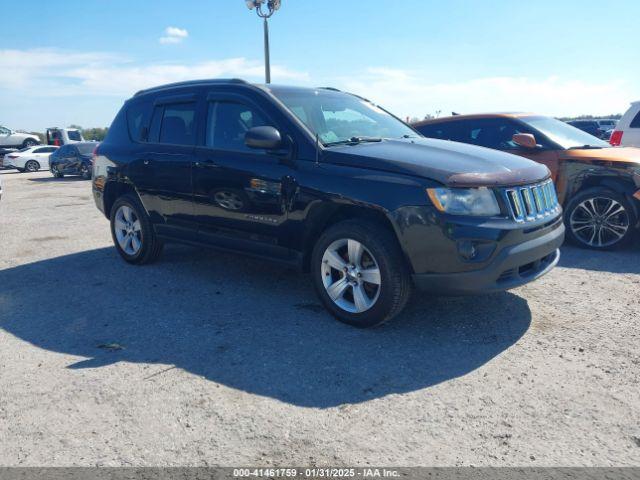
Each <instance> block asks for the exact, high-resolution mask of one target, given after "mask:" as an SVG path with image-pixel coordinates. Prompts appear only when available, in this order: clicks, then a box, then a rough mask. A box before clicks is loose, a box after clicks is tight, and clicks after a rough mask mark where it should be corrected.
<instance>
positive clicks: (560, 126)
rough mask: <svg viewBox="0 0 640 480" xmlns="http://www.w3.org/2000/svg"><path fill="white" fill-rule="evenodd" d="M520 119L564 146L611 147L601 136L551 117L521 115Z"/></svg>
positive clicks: (566, 147)
mask: <svg viewBox="0 0 640 480" xmlns="http://www.w3.org/2000/svg"><path fill="white" fill-rule="evenodd" d="M520 120H522V121H523V122H525V123H526V124H528V125H530V126H531V127H532V128H535V129H536V130H539V131H540V133H542V134H544V135H546V136H547V137H548V138H549V139H550V140H551V141H553V142H555V143H557V144H558V145H560V146H561V147H562V148H565V149H568V148H580V147H600V148H602V147H609V146H610V145H609V144H608V143H606V142H603V141H602V140H600V139H599V138H596V137H594V136H593V135H589V134H588V133H586V132H583V131H582V130H579V129H577V128H576V127H574V126H572V125H569V124H567V123H564V122H561V121H560V120H556V119H555V118H551V117H521V118H520Z"/></svg>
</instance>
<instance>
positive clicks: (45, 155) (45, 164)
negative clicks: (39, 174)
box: [33, 147, 55, 169]
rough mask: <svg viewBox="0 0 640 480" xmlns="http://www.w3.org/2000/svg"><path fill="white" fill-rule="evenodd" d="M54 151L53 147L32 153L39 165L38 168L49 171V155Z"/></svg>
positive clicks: (38, 149)
mask: <svg viewBox="0 0 640 480" xmlns="http://www.w3.org/2000/svg"><path fill="white" fill-rule="evenodd" d="M54 151H55V148H53V147H39V148H36V149H35V150H34V151H33V156H34V157H35V160H36V161H37V162H38V163H39V164H40V168H45V169H49V155H51V154H52V153H53V152H54Z"/></svg>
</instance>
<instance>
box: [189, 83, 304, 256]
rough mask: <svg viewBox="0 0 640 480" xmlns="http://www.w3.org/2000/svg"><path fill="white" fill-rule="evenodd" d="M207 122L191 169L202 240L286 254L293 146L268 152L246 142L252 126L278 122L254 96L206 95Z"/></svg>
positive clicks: (293, 180) (271, 124)
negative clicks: (291, 152)
mask: <svg viewBox="0 0 640 480" xmlns="http://www.w3.org/2000/svg"><path fill="white" fill-rule="evenodd" d="M205 126H206V127H205V133H204V141H203V145H202V146H200V147H198V148H197V149H196V161H195V163H194V170H193V186H194V200H195V205H196V206H195V208H196V215H197V218H198V222H199V232H200V235H201V238H202V240H203V241H205V242H208V243H213V244H216V245H218V246H222V247H226V248H231V249H239V250H245V251H255V253H266V254H268V255H271V256H274V257H280V258H288V257H289V250H288V249H287V248H286V246H285V245H286V243H287V242H286V240H287V239H286V233H285V231H286V228H285V226H284V224H285V222H286V219H287V209H288V205H287V199H290V198H292V194H293V192H294V191H295V189H296V183H295V170H294V169H293V168H292V167H291V166H290V164H287V162H286V161H284V159H285V158H286V156H287V155H288V154H289V153H290V147H288V148H283V150H282V151H267V150H262V149H252V148H249V147H248V146H247V145H246V144H245V134H246V132H247V131H248V130H249V129H250V128H252V127H257V126H273V127H276V128H278V125H276V124H275V123H274V122H273V121H271V120H270V118H269V117H268V116H267V115H266V114H265V113H264V111H263V110H262V109H260V108H259V107H258V105H257V104H255V103H254V102H253V101H251V100H250V99H248V98H245V97H244V96H238V95H236V94H220V95H209V97H208V101H207V108H206V120H205ZM283 136H284V135H283Z"/></svg>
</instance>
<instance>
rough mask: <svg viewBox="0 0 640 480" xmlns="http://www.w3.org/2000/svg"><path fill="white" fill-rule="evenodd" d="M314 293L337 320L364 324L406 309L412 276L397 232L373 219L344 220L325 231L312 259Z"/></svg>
mask: <svg viewBox="0 0 640 480" xmlns="http://www.w3.org/2000/svg"><path fill="white" fill-rule="evenodd" d="M311 262H312V265H311V272H312V275H313V282H314V286H315V288H316V292H317V294H318V296H319V297H320V300H321V301H322V303H323V304H324V306H325V307H326V308H327V310H329V312H331V314H333V316H335V317H336V318H337V319H338V320H340V321H341V322H344V323H347V324H349V325H353V326H355V327H360V328H366V327H373V326H376V325H380V324H382V323H384V322H387V321H389V320H391V319H392V318H393V317H395V316H396V315H397V314H399V313H400V312H401V311H402V309H403V308H404V306H405V304H406V303H407V300H408V299H409V296H410V293H411V278H410V275H409V270H408V268H407V265H406V262H405V259H404V256H403V255H402V252H401V250H400V247H399V246H398V243H397V241H396V238H395V236H394V235H393V234H392V233H391V232H390V231H389V230H388V229H386V228H384V227H382V226H380V225H379V224H377V223H375V222H369V221H360V220H347V221H344V222H340V223H338V224H336V225H334V226H332V227H330V228H329V229H328V230H327V231H325V232H324V233H323V234H322V236H321V237H320V239H319V240H318V242H317V243H316V245H315V247H314V249H313V253H312V257H311Z"/></svg>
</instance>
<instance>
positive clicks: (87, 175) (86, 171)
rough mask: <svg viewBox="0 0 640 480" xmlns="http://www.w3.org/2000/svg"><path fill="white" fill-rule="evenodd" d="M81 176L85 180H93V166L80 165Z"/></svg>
mask: <svg viewBox="0 0 640 480" xmlns="http://www.w3.org/2000/svg"><path fill="white" fill-rule="evenodd" d="M80 176H81V177H82V178H83V179H85V180H91V168H89V166H88V165H82V166H81V167H80Z"/></svg>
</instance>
